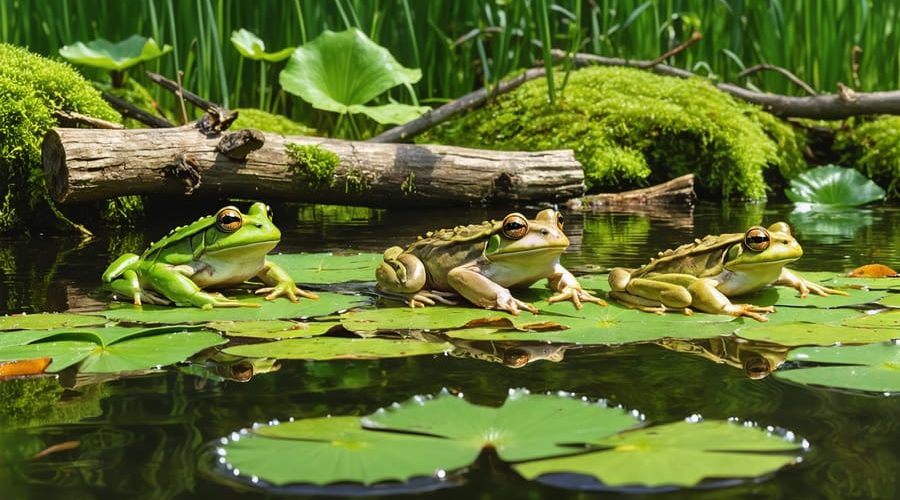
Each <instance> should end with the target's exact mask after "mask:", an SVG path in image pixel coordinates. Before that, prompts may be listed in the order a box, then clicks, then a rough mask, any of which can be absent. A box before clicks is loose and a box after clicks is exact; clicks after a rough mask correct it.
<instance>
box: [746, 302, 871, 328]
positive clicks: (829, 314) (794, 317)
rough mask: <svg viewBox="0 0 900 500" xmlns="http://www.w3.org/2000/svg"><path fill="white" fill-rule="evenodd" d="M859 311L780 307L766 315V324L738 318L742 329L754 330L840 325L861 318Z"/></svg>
mask: <svg viewBox="0 0 900 500" xmlns="http://www.w3.org/2000/svg"><path fill="white" fill-rule="evenodd" d="M859 315H860V311H859V310H858V309H850V308H835V309H819V308H818V307H778V308H776V310H775V312H773V313H768V314H766V315H765V316H766V319H768V321H767V322H765V323H760V322H759V321H756V320H754V319H751V318H738V319H737V322H738V323H740V324H741V328H753V327H757V326H762V325H780V324H783V323H818V324H823V325H839V324H841V323H842V322H843V321H844V320H846V319H848V318H853V317H855V316H859Z"/></svg>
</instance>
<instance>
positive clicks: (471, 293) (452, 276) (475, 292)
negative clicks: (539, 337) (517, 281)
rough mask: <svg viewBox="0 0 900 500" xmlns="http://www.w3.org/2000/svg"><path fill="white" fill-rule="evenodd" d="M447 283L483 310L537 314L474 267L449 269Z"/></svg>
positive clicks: (533, 308) (534, 308)
mask: <svg viewBox="0 0 900 500" xmlns="http://www.w3.org/2000/svg"><path fill="white" fill-rule="evenodd" d="M447 283H449V284H450V286H451V287H453V289H454V290H456V291H457V292H459V294H460V295H462V296H463V297H465V298H466V299H468V300H469V302H471V303H473V304H475V305H477V306H479V307H483V308H485V309H501V310H504V311H508V312H510V313H512V314H519V310H520V309H525V310H526V311H530V312H532V313H535V314H536V313H537V312H538V310H537V308H536V307H534V306H533V305H531V304H528V303H526V302H522V301H521V300H519V299H517V298H515V297H513V296H512V293H510V291H509V290H507V289H506V288H504V287H502V286H500V285H498V284H497V283H494V282H493V281H491V280H490V279H488V278H487V277H485V276H484V275H482V274H481V272H480V271H479V269H478V267H476V266H474V265H468V266H460V267H455V268H453V269H451V270H450V272H449V273H447Z"/></svg>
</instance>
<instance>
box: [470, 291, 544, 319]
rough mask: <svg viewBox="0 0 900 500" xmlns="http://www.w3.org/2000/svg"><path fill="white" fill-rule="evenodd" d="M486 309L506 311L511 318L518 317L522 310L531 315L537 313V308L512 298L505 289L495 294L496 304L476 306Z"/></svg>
mask: <svg viewBox="0 0 900 500" xmlns="http://www.w3.org/2000/svg"><path fill="white" fill-rule="evenodd" d="M478 305H480V306H482V307H484V308H487V309H499V310H501V311H506V312H508V313H510V314H512V315H513V316H518V315H519V313H520V312H522V310H525V311H528V312H530V313H532V314H537V313H538V308H537V307H534V306H533V305H531V304H529V303H527V302H522V301H521V300H519V299H517V298H515V297H513V296H512V293H510V292H509V290H507V289H505V288H504V289H503V290H502V291H500V292H498V293H497V299H496V303H494V304H478Z"/></svg>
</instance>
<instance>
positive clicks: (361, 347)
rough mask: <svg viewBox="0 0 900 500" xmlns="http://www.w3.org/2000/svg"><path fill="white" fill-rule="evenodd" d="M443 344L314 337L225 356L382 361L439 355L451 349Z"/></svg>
mask: <svg viewBox="0 0 900 500" xmlns="http://www.w3.org/2000/svg"><path fill="white" fill-rule="evenodd" d="M452 348H453V346H452V345H450V344H449V343H446V342H424V341H421V340H414V339H400V340H387V339H347V338H340V337H313V338H308V339H288V340H278V341H275V342H262V343H259V344H247V345H239V346H234V347H228V348H226V349H225V350H224V352H225V353H226V354H231V355H234V356H246V357H248V358H277V359H308V360H332V359H381V358H403V357H407V356H421V355H435V354H442V353H444V352H446V351H449V350H450V349H452Z"/></svg>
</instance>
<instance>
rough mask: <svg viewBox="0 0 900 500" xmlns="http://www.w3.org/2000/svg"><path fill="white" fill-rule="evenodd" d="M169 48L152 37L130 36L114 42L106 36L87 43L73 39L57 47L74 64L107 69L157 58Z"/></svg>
mask: <svg viewBox="0 0 900 500" xmlns="http://www.w3.org/2000/svg"><path fill="white" fill-rule="evenodd" d="M171 50H172V46H171V45H163V47H162V48H160V47H159V45H157V44H156V41H154V40H153V39H152V38H145V37H142V36H140V35H131V36H130V37H128V38H126V39H125V40H122V41H121V42H116V43H113V42H110V41H109V40H106V39H105V38H98V39H96V40H91V41H90V42H88V43H87V44H85V43H83V42H75V43H74V44H72V45H66V46H65V47H63V48H61V49H59V55H61V56H63V57H65V58H66V59H68V60H69V61H70V62H73V63H75V64H84V65H86V66H93V67H95V68H100V69H105V70H109V71H123V70H126V69H128V68H130V67H132V66H134V65H137V64H140V63H142V62H144V61H149V60H152V59H156V58H157V57H160V56H162V55H164V54H167V53H169V52H171Z"/></svg>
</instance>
